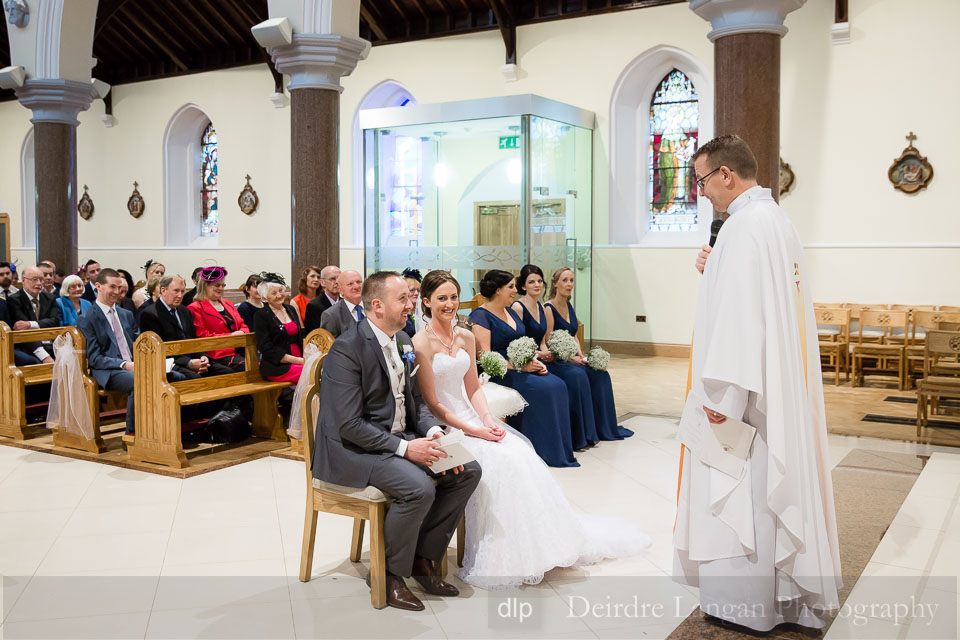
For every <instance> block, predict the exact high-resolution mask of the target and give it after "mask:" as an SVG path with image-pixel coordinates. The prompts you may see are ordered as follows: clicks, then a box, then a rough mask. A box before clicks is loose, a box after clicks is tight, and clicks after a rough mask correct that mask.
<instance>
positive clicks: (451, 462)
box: [430, 429, 476, 474]
mask: <svg viewBox="0 0 960 640" xmlns="http://www.w3.org/2000/svg"><path fill="white" fill-rule="evenodd" d="M466 440H467V435H466V434H464V433H463V431H461V430H460V429H451V430H450V433H448V434H446V435H444V436H441V437H439V438H437V440H436V443H437V444H438V445H440V448H441V449H443V452H444V453H446V454H447V457H446V458H440V459H439V460H437V461H436V462H434V463H433V464H432V465H430V471H431V472H433V473H437V474H439V473H440V472H442V471H447V470H449V469H453V468H454V467H459V466H460V465H462V464H466V463H468V462H472V461H474V460H476V458H474V457H473V454H472V453H470V449H468V448H467V444H466Z"/></svg>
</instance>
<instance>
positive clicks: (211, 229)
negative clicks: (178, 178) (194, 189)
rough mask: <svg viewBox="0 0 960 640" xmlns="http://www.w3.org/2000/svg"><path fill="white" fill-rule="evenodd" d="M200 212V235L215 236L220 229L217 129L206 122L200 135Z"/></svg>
mask: <svg viewBox="0 0 960 640" xmlns="http://www.w3.org/2000/svg"><path fill="white" fill-rule="evenodd" d="M200 179H201V181H202V182H201V185H202V186H201V189H200V197H201V204H202V208H201V214H200V235H201V236H216V235H217V233H219V231H220V215H219V213H218V212H217V130H216V129H214V128H213V124H212V123H211V124H208V125H207V127H206V128H205V129H204V130H203V135H202V136H201V137H200Z"/></svg>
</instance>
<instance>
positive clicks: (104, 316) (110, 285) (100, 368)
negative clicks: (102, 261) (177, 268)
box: [77, 268, 140, 433]
mask: <svg viewBox="0 0 960 640" xmlns="http://www.w3.org/2000/svg"><path fill="white" fill-rule="evenodd" d="M122 282H123V278H121V277H120V274H119V273H117V272H116V271H115V270H113V269H109V268H108V269H102V270H101V269H99V268H98V269H97V278H96V288H97V299H96V303H95V304H94V305H93V306H91V307H90V308H89V309H87V311H86V312H85V313H84V314H83V315H81V316H80V319H79V320H78V321H77V328H78V329H80V331H82V332H83V335H84V337H85V338H86V339H87V365H88V366H89V367H90V375H91V376H93V379H94V380H96V381H97V384H98V385H100V388H102V389H107V390H109V391H120V392H122V393H126V394H127V433H133V427H134V424H135V422H134V413H133V412H134V407H133V404H134V393H133V341H134V340H136V339H137V336H138V335H140V332H139V331H138V330H137V326H136V324H135V323H134V320H133V314H132V313H130V312H129V311H127V310H126V309H122V308H120V307H118V306H117V301H118V300H119V299H120V285H121V283H122ZM87 284H89V283H87Z"/></svg>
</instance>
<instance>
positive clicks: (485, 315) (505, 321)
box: [470, 269, 580, 467]
mask: <svg viewBox="0 0 960 640" xmlns="http://www.w3.org/2000/svg"><path fill="white" fill-rule="evenodd" d="M516 290H517V286H516V283H515V281H514V277H513V274H512V273H510V272H509V271H501V270H499V269H494V270H493V271H488V272H487V273H486V275H484V276H483V280H481V281H480V293H481V294H482V295H483V297H485V298H487V300H488V301H487V302H485V303H484V304H483V305H482V306H480V307H478V308H476V309H474V310H473V313H471V314H470V321H471V322H472V323H473V334H474V336H476V338H477V349H478V350H482V351H496V352H498V353H500V355H502V356H503V357H505V358H506V357H507V345H509V344H510V343H511V342H513V341H514V340H516V339H517V338H521V337H523V336H524V327H523V321H521V320H520V317H519V316H518V315H517V314H516V313H514V311H513V310H512V309H510V304H511V303H512V302H513V295H514V293H515V292H516ZM497 382H498V383H502V384H504V385H506V386H508V387H511V388H513V389H515V390H516V391H517V392H518V393H519V394H520V395H522V396H523V399H524V400H526V401H527V404H528V405H529V406H528V407H527V408H526V409H525V410H524V411H522V412H521V413H520V414H519V415H516V416H512V417H510V418H507V423H508V424H509V425H510V426H512V427H513V428H515V429H517V430H518V431H520V432H521V433H523V435H525V436H526V437H527V438H528V439H529V440H530V442H531V443H532V444H533V448H534V449H535V450H536V452H537V455H539V456H540V457H541V458H542V459H543V461H544V462H546V463H547V464H548V465H550V466H551V467H579V466H580V463H579V462H577V459H576V458H575V457H574V456H573V444H572V442H571V438H570V412H569V411H568V409H567V407H568V405H569V402H568V400H567V387H566V385H564V384H563V381H562V380H560V378H558V377H556V376H554V375H551V374H550V373H548V372H547V367H546V365H544V364H543V363H542V362H538V361H537V360H534V361H532V362H529V363H527V364H526V365H524V367H523V369H522V370H520V371H517V370H516V369H514V368H513V366H512V365H509V364H508V370H507V374H506V375H505V376H504V377H503V380H502V382H501V381H500V380H497Z"/></svg>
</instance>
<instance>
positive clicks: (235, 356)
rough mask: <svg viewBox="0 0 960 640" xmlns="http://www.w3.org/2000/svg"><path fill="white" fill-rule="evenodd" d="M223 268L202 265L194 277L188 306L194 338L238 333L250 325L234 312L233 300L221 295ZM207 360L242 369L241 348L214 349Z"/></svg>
mask: <svg viewBox="0 0 960 640" xmlns="http://www.w3.org/2000/svg"><path fill="white" fill-rule="evenodd" d="M226 277H227V270H226V269H224V268H223V267H219V266H214V267H204V268H203V269H202V270H201V271H200V273H199V279H198V280H197V294H196V297H195V298H194V301H193V302H192V303H191V304H190V306H189V307H188V308H189V309H190V312H191V313H192V314H193V325H194V327H196V329H197V337H198V338H208V337H212V336H227V335H240V334H243V333H250V329H249V328H248V327H247V325H246V324H245V323H244V322H243V318H241V317H240V314H239V313H237V308H236V307H234V306H233V303H232V302H230V301H229V300H226V299H224V297H223V289H224V282H223V281H224V280H225V279H226ZM207 355H209V356H210V361H211V362H216V363H218V364H222V365H224V366H226V367H229V368H230V369H232V370H233V371H237V372H239V371H243V370H244V356H243V350H238V349H216V350H214V351H210V352H208V354H207Z"/></svg>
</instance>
